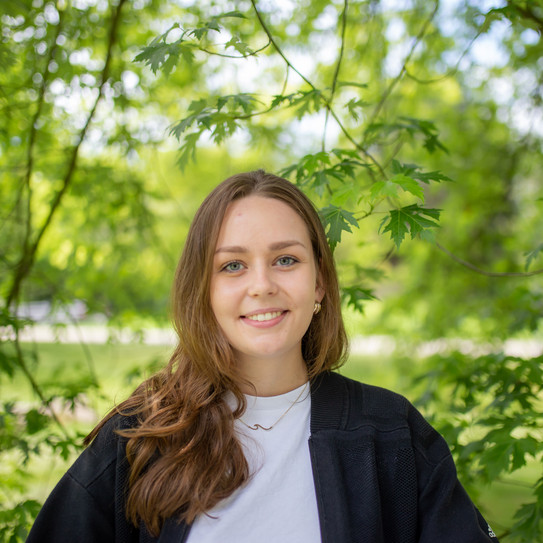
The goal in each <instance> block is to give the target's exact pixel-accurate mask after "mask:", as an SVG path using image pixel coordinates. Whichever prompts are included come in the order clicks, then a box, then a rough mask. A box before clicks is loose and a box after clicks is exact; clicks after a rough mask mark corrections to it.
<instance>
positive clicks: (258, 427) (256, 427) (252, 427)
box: [242, 421, 273, 432]
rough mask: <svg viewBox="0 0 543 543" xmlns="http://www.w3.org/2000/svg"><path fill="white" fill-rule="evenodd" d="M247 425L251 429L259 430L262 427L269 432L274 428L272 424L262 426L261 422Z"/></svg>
mask: <svg viewBox="0 0 543 543" xmlns="http://www.w3.org/2000/svg"><path fill="white" fill-rule="evenodd" d="M242 422H243V421H242ZM245 426H247V428H249V430H259V429H260V430H264V431H265V432H269V431H270V430H271V429H272V428H273V425H272V426H270V427H269V428H266V427H265V426H262V425H261V424H255V425H254V426H249V425H248V424H246V425H245Z"/></svg>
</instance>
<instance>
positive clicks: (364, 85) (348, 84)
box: [337, 81, 368, 89]
mask: <svg viewBox="0 0 543 543" xmlns="http://www.w3.org/2000/svg"><path fill="white" fill-rule="evenodd" d="M337 84H338V86H339V87H359V88H361V89H367V88H368V85H367V83H357V82H356V81H338V82H337Z"/></svg>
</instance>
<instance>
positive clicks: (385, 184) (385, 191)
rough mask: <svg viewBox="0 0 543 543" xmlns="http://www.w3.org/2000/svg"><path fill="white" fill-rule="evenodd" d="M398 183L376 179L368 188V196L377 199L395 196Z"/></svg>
mask: <svg viewBox="0 0 543 543" xmlns="http://www.w3.org/2000/svg"><path fill="white" fill-rule="evenodd" d="M397 195H398V185H395V184H394V183H392V182H391V181H376V182H375V183H374V184H373V185H372V186H371V189H370V198H371V199H372V200H377V199H378V198H381V197H387V196H397Z"/></svg>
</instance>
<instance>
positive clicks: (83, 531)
mask: <svg viewBox="0 0 543 543" xmlns="http://www.w3.org/2000/svg"><path fill="white" fill-rule="evenodd" d="M118 424H119V419H118V418H116V417H113V418H112V419H111V420H110V421H108V423H106V425H105V426H104V428H102V430H101V431H100V433H99V434H98V436H97V437H96V439H95V440H94V441H93V442H92V444H91V445H90V446H89V447H88V448H87V449H85V450H84V451H83V452H82V453H81V455H80V456H79V458H78V459H77V460H76V461H75V463H74V464H73V465H72V466H71V467H70V469H69V470H68V471H67V473H66V474H65V475H64V476H63V477H62V478H61V480H60V481H59V482H58V484H57V485H56V487H55V488H54V489H53V491H52V492H51V494H50V496H49V497H48V498H47V500H46V502H45V503H44V505H43V507H42V509H41V511H40V512H39V514H38V516H37V518H36V521H35V522H34V525H33V526H32V529H31V530H30V534H29V536H28V539H27V543H38V542H39V543H72V542H74V541H77V542H78V543H96V542H99V543H110V542H111V543H113V542H123V543H124V542H126V543H132V542H135V541H138V535H137V533H138V531H137V530H136V528H134V527H133V526H131V525H130V524H129V523H128V522H127V520H126V518H125V511H124V493H125V488H126V477H127V474H128V463H127V461H126V457H125V455H124V442H123V440H122V439H121V438H119V436H118V435H117V434H116V433H115V431H114V430H115V428H116V427H118Z"/></svg>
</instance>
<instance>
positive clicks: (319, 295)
mask: <svg viewBox="0 0 543 543" xmlns="http://www.w3.org/2000/svg"><path fill="white" fill-rule="evenodd" d="M324 295H325V290H324V286H323V280H322V274H321V272H320V271H319V272H318V274H317V284H316V285H315V301H316V302H319V303H320V302H322V300H323V298H324Z"/></svg>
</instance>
